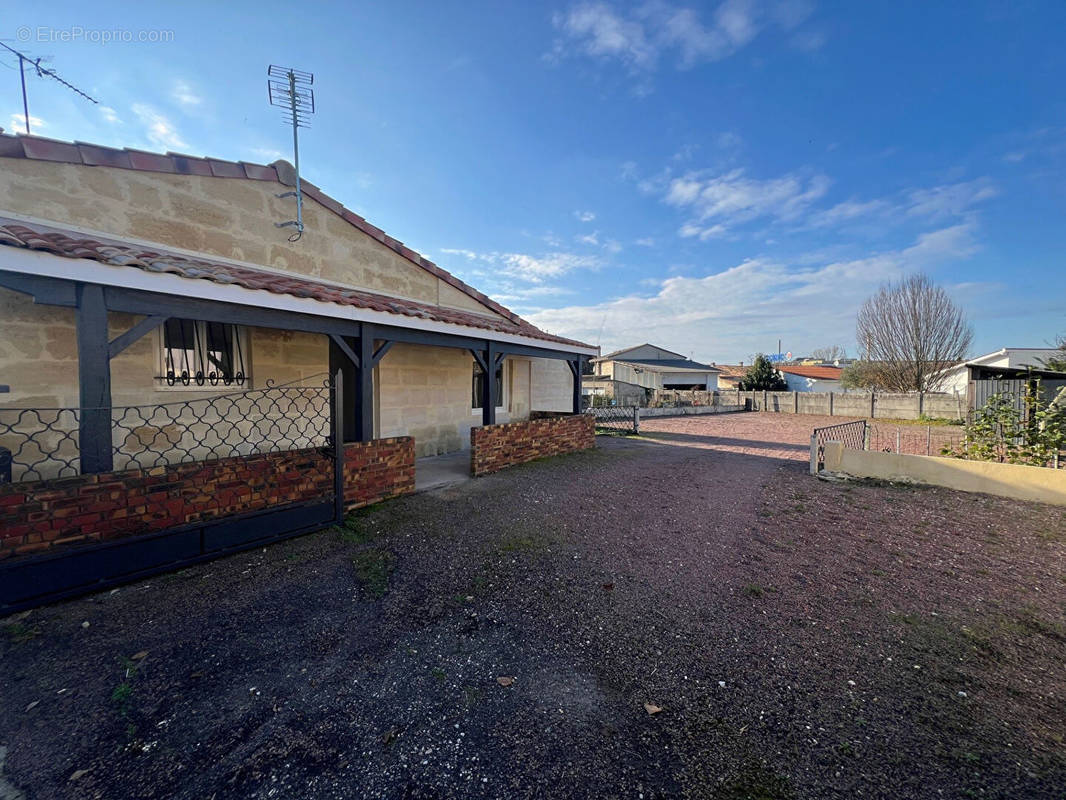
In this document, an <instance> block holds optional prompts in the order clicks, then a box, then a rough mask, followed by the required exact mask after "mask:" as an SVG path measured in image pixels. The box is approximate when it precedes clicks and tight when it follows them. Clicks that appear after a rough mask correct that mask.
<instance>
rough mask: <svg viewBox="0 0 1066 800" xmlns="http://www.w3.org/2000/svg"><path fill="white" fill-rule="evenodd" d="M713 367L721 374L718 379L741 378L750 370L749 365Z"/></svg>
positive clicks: (719, 365)
mask: <svg viewBox="0 0 1066 800" xmlns="http://www.w3.org/2000/svg"><path fill="white" fill-rule="evenodd" d="M714 366H715V369H717V370H718V371H719V372H720V373H721V375H720V376H719V377H722V378H743V377H744V376H745V375H747V374H748V370H749V369H751V366H750V365H749V366H744V365H743V364H715V365H714Z"/></svg>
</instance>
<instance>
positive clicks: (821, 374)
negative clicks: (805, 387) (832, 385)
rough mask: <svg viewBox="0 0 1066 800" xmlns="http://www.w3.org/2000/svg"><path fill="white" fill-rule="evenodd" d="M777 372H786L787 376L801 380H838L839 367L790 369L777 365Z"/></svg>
mask: <svg viewBox="0 0 1066 800" xmlns="http://www.w3.org/2000/svg"><path fill="white" fill-rule="evenodd" d="M777 371H778V372H787V373H788V374H789V375H798V376H799V377H801V378H816V379H820V380H824V381H838V380H840V373H841V372H843V369H842V368H841V367H790V366H787V365H781V364H778V365H777Z"/></svg>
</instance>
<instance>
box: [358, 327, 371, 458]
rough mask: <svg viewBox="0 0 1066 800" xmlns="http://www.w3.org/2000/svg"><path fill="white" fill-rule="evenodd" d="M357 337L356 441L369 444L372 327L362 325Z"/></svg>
mask: <svg viewBox="0 0 1066 800" xmlns="http://www.w3.org/2000/svg"><path fill="white" fill-rule="evenodd" d="M361 334H362V335H361V336H360V337H359V367H358V369H357V370H356V372H357V375H358V378H357V386H356V397H358V398H359V399H358V403H357V408H358V412H357V417H356V421H355V436H356V441H360V442H369V441H370V440H371V439H373V438H374V326H373V325H368V324H367V323H365V322H364V323H363V324H362V326H361Z"/></svg>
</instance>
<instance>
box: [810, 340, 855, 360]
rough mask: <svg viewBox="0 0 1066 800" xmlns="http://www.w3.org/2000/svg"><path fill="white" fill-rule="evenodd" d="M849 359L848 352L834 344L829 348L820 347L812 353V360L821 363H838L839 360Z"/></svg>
mask: <svg viewBox="0 0 1066 800" xmlns="http://www.w3.org/2000/svg"><path fill="white" fill-rule="evenodd" d="M847 357H848V351H847V350H845V349H844V348H843V347H841V346H840V345H839V344H833V345H830V346H829V347H819V348H817V349H816V350H812V351H811V358H817V359H818V360H819V361H836V360H837V359H840V358H847Z"/></svg>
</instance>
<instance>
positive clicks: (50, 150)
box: [0, 134, 522, 324]
mask: <svg viewBox="0 0 1066 800" xmlns="http://www.w3.org/2000/svg"><path fill="white" fill-rule="evenodd" d="M108 151H110V152H112V153H115V154H116V155H115V156H114V158H113V160H111V161H107V162H106V163H105V161H104V159H105V157H106V158H109V159H110V158H111V156H109V155H107V156H105V154H106V153H107V152H108ZM124 152H125V153H126V159H122V158H121V157H120V156H119V155H118V151H114V150H111V149H110V148H104V147H97V146H95V145H90V144H84V143H80V142H79V143H78V145H77V146H75V145H73V144H71V143H69V142H60V141H56V140H54V139H46V138H44V137H40V136H22V135H19V136H12V135H10V134H0V158H30V159H41V160H46V161H65V162H68V163H72V164H81V163H86V164H90V165H91V166H111V167H118V168H123V169H127V168H128V169H135V170H142V171H147V172H167V173H173V174H193V175H211V176H213V177H216V178H244V179H249V180H265V181H272V182H277V183H280V179H279V176H278V170H277V169H276V168H275V167H273V166H263V165H260V164H248V163H245V162H241V163H239V164H238V163H234V162H232V161H221V160H219V159H213V158H196V157H194V156H187V155H181V154H178V153H168V154H166V155H163V154H161V153H147V152H144V151H142V150H130V149H127V150H125V151H124ZM82 153H89V154H90V158H92V159H95V160H94V161H91V162H90V161H83V159H82ZM301 183H302V189H303V191H304V193H305V194H306V195H307V196H308V197H310V198H312V199H314V200H316V201H317V202H319V203H321V204H322V205H323V206H324V207H326V208H327V209H329V210H330V211H332V212H333V213H335V214H338V215H339V216H340V217H341V218H343V219H344V220H345V221H347V222H348V223H350V224H351V225H353V226H355V227H356V228H358V229H359V230H361V231H363V233H365V234H367V235H368V236H371V237H373V238H374V239H377V240H378V241H379V242H381V243H382V244H384V245H386V246H387V247H389V248H391V249H392V250H395V251H396V252H397V253H399V254H400V255H401V256H403V257H404V258H407V259H408V260H410V261H411V262H412V263H413V264H416V265H418V266H419V267H421V268H422V269H424V270H426V271H427V272H430V273H432V274H433V275H435V276H436V277H438V278H440V279H441V280H442V281H444V282H445V283H447V284H449V285H450V286H453V287H455V288H456V289H458V290H459V291H460V292H463V293H465V294H467V295H469V296H470V297H473V298H474V299H476V300H477V301H478V302H480V303H482V304H484V305H485V306H487V307H488V308H490V309H492V310H493V311H495V312H496V313H497V314H501V315H503V316H504V317H507V318H508V319H510V320H512V321H514V322H515V323H516V324H517V323H521V322H522V319H521V318H520V317H519V316H518V315H517V314H515V313H514V312H513V311H511V310H510V309H509V308H506V307H504V306H502V305H500V304H499V303H497V302H496V301H495V300H493V299H492V298H490V297H487V296H486V295H484V294H482V293H481V292H479V291H477V290H476V289H474V288H473V287H472V286H470V285H468V284H466V283H464V282H463V281H461V280H459V279H458V278H457V277H455V276H454V275H452V274H451V273H450V272H448V271H447V270H446V269H442V268H441V267H439V266H437V265H436V264H434V263H433V262H432V261H430V260H429V259H427V258H426V257H425V256H422V255H420V254H419V253H416V252H415V251H414V250H412V249H411V248H409V247H407V246H405V245H404V244H403V242H400V241H399V240H397V239H394V238H393V237H391V236H389V235H388V234H386V233H385V232H384V231H383V230H381V229H380V228H378V227H376V226H374V225H372V224H371V223H369V222H367V221H366V220H365V219H363V218H362V217H361V216H359V215H358V214H355V213H353V212H351V211H349V210H348V209H347V208H345V207H344V206H343V205H341V204H340V203H339V202H337V201H336V200H334V199H333V198H331V197H330V196H329V195H327V194H326V193H325V192H323V191H322V190H321V189H319V188H318V187H317V186H315V185H314V184H313V183H310V182H309V181H302V182H301Z"/></svg>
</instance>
